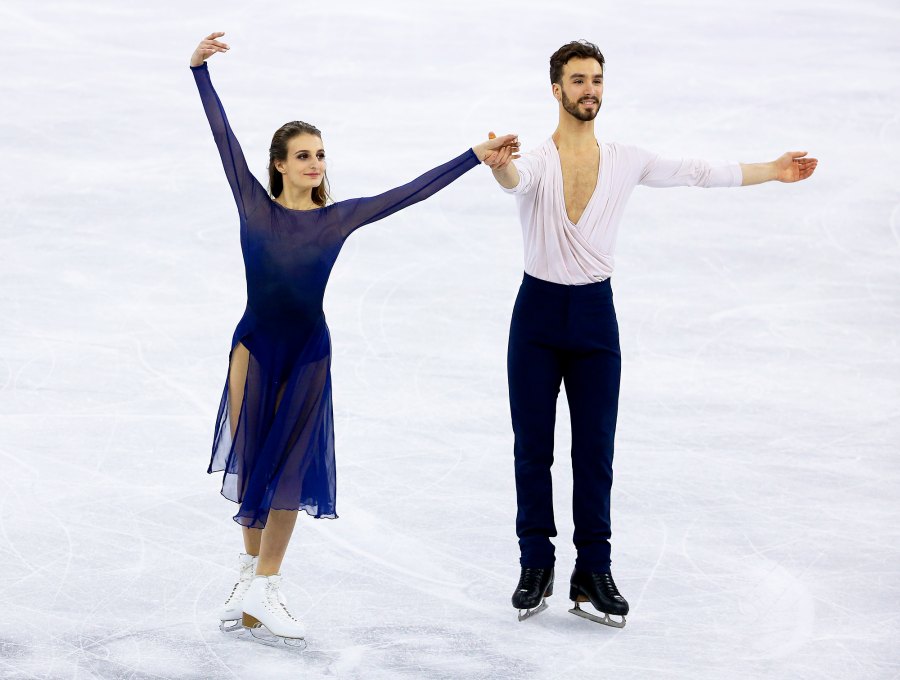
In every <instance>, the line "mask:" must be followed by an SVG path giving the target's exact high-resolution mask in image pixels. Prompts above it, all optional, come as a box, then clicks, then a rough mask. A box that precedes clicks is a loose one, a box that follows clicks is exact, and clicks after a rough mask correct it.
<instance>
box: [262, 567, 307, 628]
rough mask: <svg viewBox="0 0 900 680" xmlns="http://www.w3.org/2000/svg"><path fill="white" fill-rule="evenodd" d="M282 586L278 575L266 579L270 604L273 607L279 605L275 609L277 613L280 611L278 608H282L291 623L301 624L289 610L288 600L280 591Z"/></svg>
mask: <svg viewBox="0 0 900 680" xmlns="http://www.w3.org/2000/svg"><path fill="white" fill-rule="evenodd" d="M280 585H281V576H280V575H278V574H276V575H274V576H269V577H268V578H267V579H266V596H267V597H268V598H269V602H270V603H271V604H273V605H277V606H276V607H275V611H278V608H279V607H280V608H281V611H283V612H284V615H285V616H287V617H288V618H289V619H290V620H291V621H295V622H297V623H300V621H299V619H297V618H295V617H294V615H293V614H291V612H290V611H288V608H287V600H286V599H285V597H284V595H283V594H282V592H281V589H280ZM279 613H281V612H279Z"/></svg>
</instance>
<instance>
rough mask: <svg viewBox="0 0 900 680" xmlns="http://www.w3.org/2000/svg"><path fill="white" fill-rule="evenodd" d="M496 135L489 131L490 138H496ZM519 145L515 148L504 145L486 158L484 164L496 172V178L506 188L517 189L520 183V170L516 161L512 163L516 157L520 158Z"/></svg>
mask: <svg viewBox="0 0 900 680" xmlns="http://www.w3.org/2000/svg"><path fill="white" fill-rule="evenodd" d="M495 137H496V135H495V134H494V133H493V132H489V133H488V139H494V138H495ZM515 151H518V147H516V148H515V149H513V147H511V146H507V147H504V148H502V149H500V150H498V151H495V152H493V153H491V154H489V155H488V156H486V157H485V158H484V164H485V165H486V166H488V167H489V168H490V169H491V172H493V173H494V179H496V180H497V182H498V183H499V184H500V186H501V187H503V188H504V189H515V188H516V187H517V186H518V185H519V171H518V169H517V168H516V164H515V163H511V162H510V161H512V160H513V159H514V158H518V157H519V156H518V154H516V153H515Z"/></svg>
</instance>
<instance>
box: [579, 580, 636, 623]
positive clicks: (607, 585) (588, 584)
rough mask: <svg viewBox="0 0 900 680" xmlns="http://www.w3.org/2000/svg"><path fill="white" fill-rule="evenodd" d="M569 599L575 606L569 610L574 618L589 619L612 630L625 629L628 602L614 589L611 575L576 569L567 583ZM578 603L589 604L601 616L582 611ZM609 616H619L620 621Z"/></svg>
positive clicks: (614, 585)
mask: <svg viewBox="0 0 900 680" xmlns="http://www.w3.org/2000/svg"><path fill="white" fill-rule="evenodd" d="M569 599H570V600H572V602H573V603H574V604H575V606H574V607H572V608H571V609H570V610H569V611H570V612H571V613H572V614H575V616H580V617H581V618H583V619H590V620H591V621H596V622H597V623H602V624H604V625H606V626H612V627H613V628H624V627H625V615H626V614H627V613H628V602H626V601H625V598H624V597H622V596H621V595H620V594H619V589H618V588H616V583H615V581H613V577H612V574H609V573H606V574H598V573H591V572H589V571H578V570H577V569H576V570H575V571H573V572H572V578H571V580H570V581H569ZM579 602H590V603H591V604H592V605H594V608H595V609H596V610H597V611H598V612H600V613H601V616H596V615H595V614H591V613H589V612H586V611H584V610H583V609H582V608H581V607H580V606H579V605H578V603H579ZM610 614H612V615H613V616H621V617H622V620H621V621H618V620H616V619H611V618H610Z"/></svg>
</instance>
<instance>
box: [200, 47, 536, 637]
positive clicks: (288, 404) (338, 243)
mask: <svg viewBox="0 0 900 680" xmlns="http://www.w3.org/2000/svg"><path fill="white" fill-rule="evenodd" d="M223 35H224V33H212V34H210V35H209V36H207V37H206V38H204V39H203V40H202V41H201V42H200V44H199V45H198V46H197V49H196V50H195V51H194V53H193V55H192V56H191V70H192V71H193V73H194V79H195V80H196V82H197V88H198V89H199V91H200V99H201V100H202V102H203V108H204V110H205V111H206V116H207V118H208V119H209V124H210V127H211V128H212V132H213V137H214V138H215V141H216V146H217V147H218V149H219V155H220V156H221V158H222V164H223V165H224V168H225V174H226V176H227V177H228V183H229V184H230V185H231V190H232V193H233V194H234V199H235V202H236V203H237V208H238V214H239V216H240V237H241V249H242V251H243V256H244V267H245V270H246V274H247V308H246V311H245V312H244V315H243V317H242V318H241V320H240V322H239V323H238V325H237V329H236V330H235V333H234V337H233V339H232V343H231V348H232V349H231V353H230V357H229V370H228V377H227V380H226V383H225V389H224V391H223V394H222V400H221V403H220V405H219V412H218V417H217V420H216V427H215V436H214V439H213V450H212V459H211V461H210V464H209V469H208V472H210V473H212V472H219V471H224V479H223V484H222V495H223V496H225V497H226V498H228V499H230V500H232V501H234V502H236V503H239V504H240V508H239V509H238V512H237V514H236V515H235V516H234V520H235V521H236V522H237V523H238V524H240V525H241V526H242V527H243V535H244V550H245V552H244V553H242V554H241V555H240V577H239V580H238V582H237V583H236V584H235V586H234V588H233V589H232V592H231V595H230V596H229V598H228V600H227V602H226V603H225V605H224V607H223V608H222V610H221V612H220V620H221V624H220V627H221V628H222V630H225V631H231V630H240V629H241V628H242V627H246V628H250V629H251V633H253V634H254V636H257V635H256V634H257V633H261V632H262V627H265V629H268V632H269V634H270V635H271V636H273V637H269V638H268V641H269V642H272V643H274V644H281V643H285V644H292V645H295V646H303V645H304V644H305V643H304V642H303V635H304V631H303V626H302V624H301V623H300V621H298V620H297V619H296V618H295V617H294V616H292V615H291V613H290V611H289V610H288V608H287V606H286V601H285V599H284V597H283V595H281V593H280V592H279V583H280V580H281V576H280V574H279V570H280V568H281V561H282V559H283V557H284V554H285V550H286V549H287V545H288V541H289V540H290V537H291V533H292V531H293V528H294V523H295V521H296V519H297V511H298V510H300V509H302V510H305V511H306V512H307V513H309V514H310V515H312V516H313V517H328V518H335V517H337V515H336V514H335V468H334V434H333V418H332V404H331V376H330V365H331V344H330V338H329V333H328V326H327V325H326V323H325V316H324V314H323V312H322V297H323V295H324V292H325V285H326V283H327V282H328V276H329V274H330V273H331V269H332V267H333V266H334V262H335V260H336V258H337V256H338V253H340V251H341V247H342V246H343V244H344V241H345V240H346V238H347V237H348V236H349V235H350V234H352V233H353V232H354V231H355V230H356V229H358V228H359V227H361V226H363V225H364V224H369V223H371V222H375V221H377V220H380V219H382V218H384V217H387V216H388V215H390V214H392V213H394V212H397V211H398V210H401V209H402V208H405V207H406V206H409V205H412V204H413V203H417V202H419V201H422V200H424V199H426V198H428V197H429V196H431V195H432V194H434V193H435V192H437V191H439V190H440V189H442V188H443V187H445V186H447V185H448V184H450V183H451V182H452V181H453V180H455V179H457V178H458V177H460V176H461V175H463V174H464V173H465V172H467V171H468V170H470V169H472V168H473V167H475V166H476V165H478V164H479V162H480V161H481V160H483V159H484V158H485V156H486V155H487V154H489V153H491V152H492V151H494V150H498V149H503V148H507V147H508V148H510V149H513V150H517V149H518V142H517V141H516V137H515V135H506V136H504V137H499V138H495V139H492V140H489V141H487V142H482V143H481V144H478V145H476V146H474V147H472V148H471V149H469V150H467V151H466V152H465V153H463V154H462V155H460V156H458V157H457V158H454V159H453V160H451V161H449V162H447V163H445V164H443V165H441V166H439V167H437V168H435V169H434V170H430V171H429V172H426V173H425V174H424V175H422V176H421V177H419V178H417V179H415V180H413V181H412V182H410V183H409V184H405V185H404V186H401V187H397V188H396V189H392V190H390V191H387V192H385V193H383V194H380V195H378V196H374V197H371V198H356V199H350V200H346V201H340V202H338V203H329V202H328V198H329V197H328V189H327V186H328V185H327V180H326V175H325V151H324V149H323V147H322V136H321V133H320V132H319V130H317V129H316V128H315V127H313V126H312V125H309V124H307V123H302V122H299V121H294V122H291V123H287V124H286V125H283V126H282V127H281V128H280V129H278V130H277V131H276V132H275V135H274V137H273V138H272V145H271V147H270V148H269V182H270V190H271V197H270V195H269V193H267V192H266V190H265V189H264V188H263V187H262V185H261V184H260V183H259V182H258V181H257V180H256V179H255V178H254V177H253V175H252V174H251V173H250V170H249V168H248V167H247V163H246V161H245V159H244V155H243V153H242V152H241V147H240V145H239V144H238V141H237V139H236V138H235V136H234V134H233V133H232V131H231V127H230V126H229V124H228V119H227V118H226V116H225V111H224V110H223V108H222V104H221V102H220V101H219V98H218V96H217V95H216V92H215V90H214V89H213V86H212V83H211V82H210V79H209V71H208V68H207V65H206V61H205V60H206V59H208V58H209V57H211V56H212V55H214V54H216V53H217V52H225V51H227V50H228V49H229V47H228V45H226V44H225V43H223V42H220V41H219V38H221V37H222V36H223ZM259 637H261V638H262V637H263V636H262V635H259Z"/></svg>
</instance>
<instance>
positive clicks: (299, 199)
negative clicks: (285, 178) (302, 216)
mask: <svg viewBox="0 0 900 680" xmlns="http://www.w3.org/2000/svg"><path fill="white" fill-rule="evenodd" d="M275 202H276V203H278V204H279V205H281V206H283V207H285V208H288V209H290V210H313V209H315V208H319V207H321V206H319V205H317V204H316V202H315V201H313V200H312V189H294V188H293V187H290V186H285V187H284V188H283V189H282V191H281V193H280V194H279V195H278V198H276V199H275Z"/></svg>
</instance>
